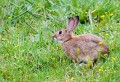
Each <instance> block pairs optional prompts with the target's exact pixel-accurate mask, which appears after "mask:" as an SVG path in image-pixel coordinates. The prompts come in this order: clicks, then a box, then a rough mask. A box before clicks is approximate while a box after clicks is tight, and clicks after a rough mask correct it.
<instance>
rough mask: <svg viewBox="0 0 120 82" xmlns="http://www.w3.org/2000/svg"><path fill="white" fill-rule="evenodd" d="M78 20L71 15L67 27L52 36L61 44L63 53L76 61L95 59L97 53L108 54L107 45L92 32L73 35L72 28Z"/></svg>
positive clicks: (77, 17)
mask: <svg viewBox="0 0 120 82" xmlns="http://www.w3.org/2000/svg"><path fill="white" fill-rule="evenodd" d="M78 22H79V16H75V17H71V18H70V19H69V20H68V22H67V28H66V29H63V30H60V31H58V32H56V33H55V34H54V35H53V36H52V37H53V38H54V39H55V40H57V41H58V42H60V43H61V44H62V47H63V50H64V51H65V53H66V54H67V55H68V56H69V57H71V58H72V59H74V60H76V61H77V62H79V63H80V62H86V63H87V62H88V61H89V60H90V61H95V60H96V59H97V58H98V55H99V53H102V54H108V46H107V45H106V44H104V42H103V40H102V39H101V38H100V37H98V36H96V35H93V34H82V35H76V36H74V35H73V34H72V32H73V30H74V29H75V28H76V26H77V25H78Z"/></svg>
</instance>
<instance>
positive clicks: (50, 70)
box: [0, 0, 120, 82]
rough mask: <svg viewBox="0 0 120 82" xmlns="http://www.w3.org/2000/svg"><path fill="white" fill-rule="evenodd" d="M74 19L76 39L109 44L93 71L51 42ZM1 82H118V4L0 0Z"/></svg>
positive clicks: (114, 0)
mask: <svg viewBox="0 0 120 82" xmlns="http://www.w3.org/2000/svg"><path fill="white" fill-rule="evenodd" d="M76 15H78V16H79V17H80V22H79V25H78V26H77V28H76V30H75V31H74V33H75V34H76V35H78V34H85V33H92V34H95V35H97V36H100V37H102V38H103V39H104V41H105V43H107V44H108V45H109V50H110V56H109V57H106V56H105V55H104V56H105V61H103V60H100V61H98V62H97V63H96V64H95V66H94V68H93V69H90V68H89V67H87V66H84V65H83V67H80V65H79V64H78V63H76V62H74V61H73V60H71V59H70V58H69V57H67V56H66V55H65V53H64V51H63V50H62V48H61V45H60V44H59V43H57V42H54V41H53V39H52V37H51V36H52V34H53V33H54V32H56V31H57V30H59V29H61V28H66V21H67V20H68V18H69V17H71V16H76ZM0 82H120V1H119V0H0Z"/></svg>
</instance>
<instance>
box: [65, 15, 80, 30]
mask: <svg viewBox="0 0 120 82" xmlns="http://www.w3.org/2000/svg"><path fill="white" fill-rule="evenodd" d="M78 22H79V16H75V17H71V18H69V20H68V22H67V30H69V31H71V32H72V31H73V30H74V29H75V28H76V26H77V25H78Z"/></svg>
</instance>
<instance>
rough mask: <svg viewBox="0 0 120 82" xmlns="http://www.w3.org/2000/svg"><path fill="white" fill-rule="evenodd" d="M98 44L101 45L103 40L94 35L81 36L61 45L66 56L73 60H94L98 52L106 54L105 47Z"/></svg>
mask: <svg viewBox="0 0 120 82" xmlns="http://www.w3.org/2000/svg"><path fill="white" fill-rule="evenodd" d="M99 42H102V43H103V40H102V39H101V38H100V37H98V36H96V35H92V34H82V35H80V36H75V37H73V38H72V39H71V40H69V41H67V42H65V43H63V49H64V51H65V53H66V54H67V55H68V56H70V57H71V58H73V59H75V60H79V61H88V60H95V59H97V57H98V54H99V52H104V51H105V50H106V52H107V49H106V48H107V47H106V45H105V44H104V43H103V44H102V45H100V44H99ZM88 58H89V59H88Z"/></svg>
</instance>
